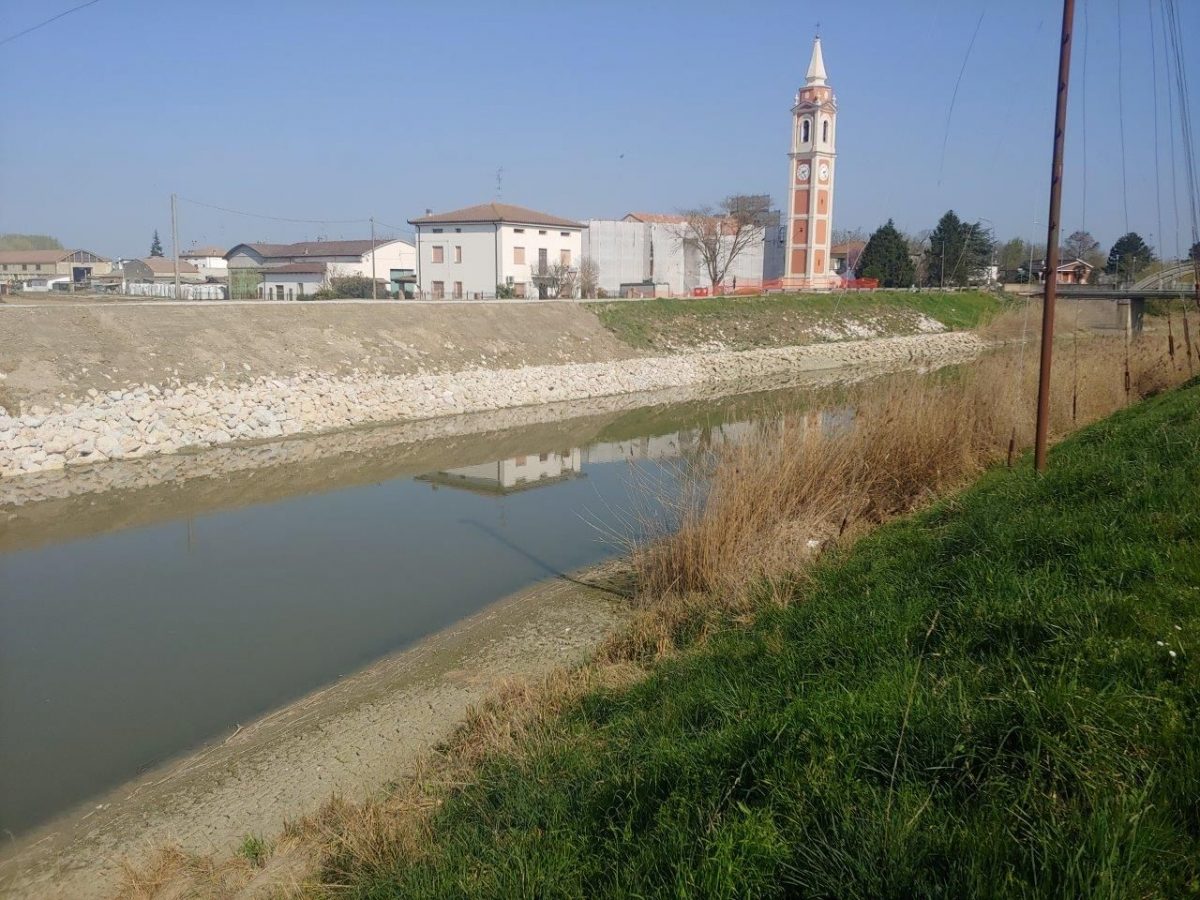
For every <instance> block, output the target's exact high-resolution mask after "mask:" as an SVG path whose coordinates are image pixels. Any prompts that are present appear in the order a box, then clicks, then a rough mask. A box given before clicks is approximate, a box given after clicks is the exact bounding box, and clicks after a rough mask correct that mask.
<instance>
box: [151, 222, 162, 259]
mask: <svg viewBox="0 0 1200 900" xmlns="http://www.w3.org/2000/svg"><path fill="white" fill-rule="evenodd" d="M150 255H151V256H162V255H163V248H162V241H160V240H159V239H158V229H157V228H155V229H154V240H152V241H151V242H150Z"/></svg>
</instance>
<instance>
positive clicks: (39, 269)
mask: <svg viewBox="0 0 1200 900" xmlns="http://www.w3.org/2000/svg"><path fill="white" fill-rule="evenodd" d="M33 268H34V271H35V272H40V271H42V264H41V263H35V264H34V267H33Z"/></svg>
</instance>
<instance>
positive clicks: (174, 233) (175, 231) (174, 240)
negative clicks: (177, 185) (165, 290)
mask: <svg viewBox="0 0 1200 900" xmlns="http://www.w3.org/2000/svg"><path fill="white" fill-rule="evenodd" d="M175 205H176V204H175V195H174V194H172V195H171V249H172V250H173V251H174V256H175V299H176V300H179V299H180V296H179V223H178V221H177V220H176V216H175Z"/></svg>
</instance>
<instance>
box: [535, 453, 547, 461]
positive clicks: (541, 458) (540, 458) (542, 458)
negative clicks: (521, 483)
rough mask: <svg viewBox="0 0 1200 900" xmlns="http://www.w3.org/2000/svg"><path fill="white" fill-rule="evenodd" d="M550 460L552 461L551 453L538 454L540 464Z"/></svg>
mask: <svg viewBox="0 0 1200 900" xmlns="http://www.w3.org/2000/svg"><path fill="white" fill-rule="evenodd" d="M549 459H550V454H549V453H539V454H538V462H546V461H547V460H549Z"/></svg>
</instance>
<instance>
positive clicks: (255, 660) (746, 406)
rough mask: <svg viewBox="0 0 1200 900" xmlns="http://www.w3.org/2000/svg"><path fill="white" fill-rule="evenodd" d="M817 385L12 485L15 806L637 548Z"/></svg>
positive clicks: (14, 829) (4, 729) (9, 605)
mask: <svg viewBox="0 0 1200 900" xmlns="http://www.w3.org/2000/svg"><path fill="white" fill-rule="evenodd" d="M813 397H814V395H813V394H812V393H811V392H807V393H806V392H804V391H786V392H773V393H770V394H756V395H743V396H740V397H736V398H726V399H721V400H712V401H702V402H690V403H680V404H674V405H670V404H668V405H657V406H653V407H647V408H641V409H634V410H632V411H624V412H611V413H599V414H591V415H588V416H585V417H579V418H568V419H564V420H563V421H560V422H558V423H555V424H551V425H535V426H525V427H520V428H514V429H508V430H497V431H492V432H489V433H485V434H481V435H473V436H459V437H444V438H436V437H435V438H430V439H428V440H422V441H419V442H415V443H414V442H407V443H403V444H400V443H397V444H394V445H393V444H390V443H389V439H388V434H389V433H388V431H387V429H379V430H377V431H375V432H365V433H359V432H352V433H348V434H347V435H345V436H342V437H339V436H332V437H330V436H325V437H323V438H319V439H316V438H314V439H306V440H308V441H312V442H322V443H320V446H321V447H324V448H325V450H324V451H323V452H321V453H308V454H306V453H305V452H304V451H305V450H306V449H308V448H306V446H305V441H293V442H286V444H287V447H286V448H285V450H284V451H282V452H283V453H284V456H283V457H282V458H281V460H280V461H278V462H277V463H276V464H273V465H270V466H265V467H256V466H243V467H241V468H239V467H238V466H236V465H233V466H230V465H226V464H227V463H228V462H229V460H231V459H233V460H236V456H230V455H229V454H230V453H231V452H232V451H227V452H226V454H225V456H223V457H221V459H223V460H224V462H223V463H222V466H225V468H224V470H222V468H221V466H217V465H216V464H215V463H214V470H215V471H214V472H212V473H211V474H209V475H207V476H206V477H202V478H191V479H188V480H182V479H173V480H168V481H165V482H163V483H159V484H148V485H139V484H136V483H135V484H132V485H125V486H123V487H121V488H120V489H116V488H114V489H113V490H110V491H106V492H103V493H79V494H74V495H64V496H62V497H59V498H57V499H47V500H44V501H41V502H35V503H23V504H21V505H20V506H15V505H10V506H5V505H3V503H0V798H2V802H0V829H3V831H5V832H8V833H9V834H10V835H13V836H18V835H20V834H21V833H22V832H26V831H28V830H29V829H31V828H33V827H34V826H36V825H37V824H39V823H41V822H43V821H45V820H47V819H49V818H51V817H53V816H55V815H57V814H59V813H63V812H64V811H67V810H69V809H72V808H75V807H77V806H78V805H79V804H81V803H84V802H85V801H87V800H88V799H89V798H92V797H95V796H97V795H99V794H101V793H102V792H104V791H105V790H107V789H110V788H111V787H113V786H114V785H117V784H120V783H122V782H124V781H127V780H129V779H131V778H133V777H135V776H137V775H138V774H139V773H141V772H144V771H146V770H147V769H149V768H151V767H153V766H156V765H159V764H161V763H163V762H164V761H166V760H168V759H171V758H172V757H175V756H178V755H179V754H182V753H185V752H187V751H189V750H191V749H194V748H196V747H198V746H200V745H202V744H204V743H205V742H206V741H211V740H213V739H214V738H217V737H220V736H221V735H224V734H227V733H228V732H229V731H230V730H231V729H233V728H235V727H236V726H237V725H239V724H241V723H247V722H249V721H252V720H253V719H254V718H256V717H257V716H260V715H262V714H263V713H265V712H267V711H269V710H272V709H274V708H276V707H279V706H281V705H283V704H286V703H288V702H289V701H290V700H293V699H295V698H297V697H300V696H302V695H304V694H305V693H307V692H309V691H311V690H313V689H314V688H316V687H319V686H321V685H324V684H327V683H329V682H332V681H334V680H335V679H338V678H339V677H341V676H344V675H348V674H350V673H352V672H354V671H355V670H357V669H360V668H361V667H363V666H365V665H367V664H369V663H371V662H372V661H373V660H376V659H379V658H380V657H383V656H385V655H387V654H391V653H394V652H396V651H398V650H400V649H402V648H405V647H408V646H411V645H413V644H414V643H416V642H418V641H420V640H421V639H422V638H424V637H427V636H429V635H431V634H433V633H435V632H437V631H439V630H440V629H443V628H446V627H447V626H449V625H452V624H453V623H455V622H457V621H459V620H461V619H463V618H464V617H466V616H469V615H471V614H473V613H475V612H477V611H479V610H480V609H483V608H484V607H486V606H488V605H489V604H491V603H493V602H495V601H497V600H498V599H500V598H503V597H505V596H506V595H509V594H511V593H512V592H514V591H517V590H520V589H522V588H523V587H526V586H528V585H530V584H533V583H536V582H538V581H540V580H543V579H548V578H554V577H556V576H561V575H563V574H565V573H570V572H572V571H574V570H578V569H582V568H585V567H588V566H591V565H593V564H596V563H599V562H601V561H603V560H605V559H607V558H610V557H612V556H614V555H617V554H619V553H621V552H623V549H624V546H625V543H624V542H625V541H626V540H627V539H629V538H630V537H632V536H634V535H633V534H632V533H631V532H632V531H633V530H634V529H636V528H637V527H638V526H637V525H636V524H634V523H636V522H641V521H645V520H646V519H647V518H649V519H650V520H653V519H655V518H656V517H659V518H661V516H662V515H663V513H662V506H661V505H660V504H659V502H658V500H659V499H660V498H661V497H663V496H669V495H670V494H671V492H672V490H673V489H674V485H675V483H676V478H677V473H678V471H679V467H680V466H681V465H683V464H685V462H686V459H687V458H688V457H689V455H692V454H695V453H701V452H705V451H707V450H708V449H711V448H713V447H717V446H719V445H720V444H722V443H725V442H729V441H737V440H741V439H743V438H744V437H745V436H746V435H747V434H749V433H751V432H752V431H753V429H754V428H755V425H756V423H757V422H761V421H765V420H767V419H771V418H776V417H778V416H779V415H781V414H783V413H784V412H785V411H795V410H800V409H803V408H806V407H809V406H812V405H813V403H814V399H813ZM356 444H361V445H362V448H361V449H355V445H356ZM314 446H317V444H316V443H314ZM331 447H332V448H335V449H334V450H330V449H329V448H331ZM346 448H349V449H346ZM243 452H245V453H252V452H256V451H254V450H253V449H251V450H247V451H243ZM213 459H214V460H216V459H217V457H213ZM204 460H205V457H203V456H201V457H196V458H194V459H193V460H192V461H191V462H190V464H191V465H193V466H196V465H203V464H204ZM185 462H186V461H185ZM124 465H126V466H129V465H133V464H124ZM147 465H151V464H150V463H147ZM135 474H136V473H135ZM648 485H649V486H650V488H649V489H648V488H647V486H648ZM2 499H3V495H2V493H0V500H2ZM659 524H662V523H661V522H660V523H659Z"/></svg>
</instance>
